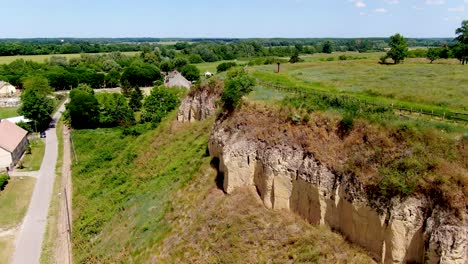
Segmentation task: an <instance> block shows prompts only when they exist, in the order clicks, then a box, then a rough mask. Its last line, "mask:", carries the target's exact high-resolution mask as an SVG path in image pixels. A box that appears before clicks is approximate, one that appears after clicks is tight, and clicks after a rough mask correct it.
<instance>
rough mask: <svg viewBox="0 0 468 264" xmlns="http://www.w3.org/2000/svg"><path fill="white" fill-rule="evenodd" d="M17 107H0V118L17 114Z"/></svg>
mask: <svg viewBox="0 0 468 264" xmlns="http://www.w3.org/2000/svg"><path fill="white" fill-rule="evenodd" d="M18 109H19V108H18V107H0V119H3V118H9V117H15V116H18Z"/></svg>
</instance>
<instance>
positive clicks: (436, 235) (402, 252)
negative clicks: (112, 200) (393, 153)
mask: <svg viewBox="0 0 468 264" xmlns="http://www.w3.org/2000/svg"><path fill="white" fill-rule="evenodd" d="M189 119H190V118H189ZM232 127H234V129H233V128H232ZM247 129H249V128H248V127H247V126H243V125H242V124H238V125H237V126H231V128H230V129H227V128H226V127H225V126H224V125H223V122H222V121H218V122H217V123H216V124H215V126H214V128H213V131H212V134H211V138H210V141H209V151H210V154H211V155H212V157H214V158H218V159H219V161H220V162H219V171H220V172H221V173H223V174H224V182H223V187H224V190H225V192H227V193H228V194H229V193H232V192H233V190H235V189H236V188H238V187H243V186H255V187H256V188H257V191H258V194H259V195H260V197H261V199H262V200H263V203H264V205H265V206H266V207H268V208H271V209H275V210H280V209H286V210H291V211H294V212H296V213H298V214H299V215H301V216H302V217H304V218H306V219H307V220H308V221H310V222H311V223H314V224H327V225H329V226H330V227H332V228H333V229H335V230H337V231H339V232H341V233H342V234H343V235H344V236H346V237H347V238H348V239H349V240H350V241H352V242H354V243H356V244H358V245H360V246H362V247H364V248H365V249H367V250H368V251H369V253H370V254H371V255H372V257H373V258H374V259H376V260H377V261H380V262H382V263H407V262H415V263H460V264H465V263H468V228H467V224H466V221H465V220H460V219H458V218H456V217H454V216H453V215H452V214H451V213H450V212H449V211H448V209H444V208H441V207H439V206H434V205H433V204H432V203H431V202H430V199H427V198H426V197H424V196H422V195H421V196H420V197H410V198H406V199H401V198H393V199H392V200H391V201H387V202H382V201H379V200H378V199H373V198H370V197H369V195H368V194H367V193H366V191H365V189H364V186H363V185H362V184H361V183H360V182H359V180H358V179H357V178H356V177H354V176H353V175H339V174H338V173H336V172H334V171H332V170H330V169H329V168H328V167H327V166H326V165H324V164H321V163H320V162H319V161H318V160H317V159H316V158H315V157H314V155H313V154H311V153H310V152H309V151H307V150H305V149H304V148H302V147H301V146H294V145H289V144H278V145H270V144H269V143H268V142H265V141H264V140H262V141H260V140H256V139H252V138H249V137H246V136H245V133H244V132H245V130H247ZM285 142H286V141H285Z"/></svg>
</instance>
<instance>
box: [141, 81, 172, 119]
mask: <svg viewBox="0 0 468 264" xmlns="http://www.w3.org/2000/svg"><path fill="white" fill-rule="evenodd" d="M179 102H180V101H179V98H178V97H177V91H176V90H175V89H167V88H166V87H164V86H159V87H154V88H153V89H152V90H151V94H150V95H149V96H147V97H146V98H145V101H144V103H143V107H144V110H143V113H142V115H141V121H142V122H152V123H153V124H158V123H160V122H161V120H162V119H163V118H164V117H165V116H166V115H167V114H168V113H169V112H170V111H172V110H174V109H175V108H176V107H177V106H178V105H179Z"/></svg>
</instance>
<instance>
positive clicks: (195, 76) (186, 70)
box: [180, 64, 200, 81]
mask: <svg viewBox="0 0 468 264" xmlns="http://www.w3.org/2000/svg"><path fill="white" fill-rule="evenodd" d="M180 73H181V74H182V75H183V76H184V77H185V78H187V80H189V81H198V80H200V70H199V69H198V68H197V66H195V65H192V64H188V65H185V66H184V67H183V68H182V69H181V71H180Z"/></svg>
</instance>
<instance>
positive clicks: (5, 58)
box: [0, 51, 139, 65]
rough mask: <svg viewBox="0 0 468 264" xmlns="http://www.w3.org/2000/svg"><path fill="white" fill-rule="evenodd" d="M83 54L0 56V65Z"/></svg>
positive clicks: (130, 54)
mask: <svg viewBox="0 0 468 264" xmlns="http://www.w3.org/2000/svg"><path fill="white" fill-rule="evenodd" d="M121 53H122V54H126V55H129V56H132V55H135V54H137V53H139V52H133V51H131V52H121ZM82 54H84V53H75V54H49V55H20V56H0V65H1V64H9V63H11V62H13V61H15V60H21V59H22V60H25V61H33V62H37V63H43V62H44V61H46V60H48V59H49V58H50V57H53V56H56V57H65V58H67V59H68V60H70V59H73V58H79V57H81V55H82ZM86 54H87V55H96V54H100V53H86Z"/></svg>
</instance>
